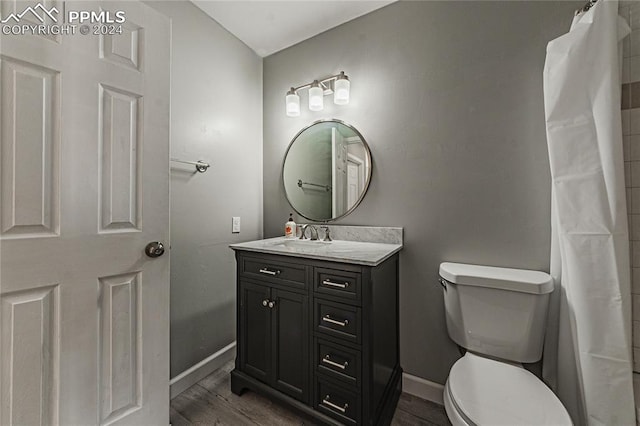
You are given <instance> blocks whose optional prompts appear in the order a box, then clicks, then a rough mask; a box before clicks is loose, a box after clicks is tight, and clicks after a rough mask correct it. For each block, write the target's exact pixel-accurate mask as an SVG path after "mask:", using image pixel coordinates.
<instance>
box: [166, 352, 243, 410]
mask: <svg viewBox="0 0 640 426" xmlns="http://www.w3.org/2000/svg"><path fill="white" fill-rule="evenodd" d="M235 356H236V342H231V343H230V344H228V345H227V346H225V347H224V348H222V349H220V350H219V351H218V352H216V353H214V354H213V355H211V356H209V357H207V358H205V359H203V360H202V361H200V362H199V363H197V364H196V365H194V366H193V367H191V368H188V369H187V370H185V371H183V372H182V373H180V374H178V375H177V376H176V377H174V378H173V379H171V380H170V381H169V384H170V385H171V398H172V399H173V398H175V397H176V396H178V395H179V394H180V393H182V392H183V391H185V390H187V389H189V388H190V387H191V386H193V385H195V384H196V383H198V382H199V381H200V380H202V379H204V378H205V377H207V376H208V375H209V374H211V373H213V372H214V371H216V370H217V369H218V368H220V367H222V366H223V365H224V364H226V363H227V362H228V361H231V360H232V359H234V358H235Z"/></svg>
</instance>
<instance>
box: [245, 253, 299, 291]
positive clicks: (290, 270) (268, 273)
mask: <svg viewBox="0 0 640 426" xmlns="http://www.w3.org/2000/svg"><path fill="white" fill-rule="evenodd" d="M240 259H241V264H240V274H241V275H244V276H246V277H251V278H254V279H256V278H257V279H262V280H267V281H270V282H274V283H280V284H287V285H293V286H296V287H302V288H304V287H305V285H306V284H305V283H306V276H307V267H306V266H304V265H297V264H294V263H287V262H281V261H279V260H274V259H270V258H265V259H262V258H259V257H249V256H243V257H241V258H240Z"/></svg>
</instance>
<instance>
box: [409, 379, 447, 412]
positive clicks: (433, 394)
mask: <svg viewBox="0 0 640 426" xmlns="http://www.w3.org/2000/svg"><path fill="white" fill-rule="evenodd" d="M402 392H406V393H408V394H410V395H413V396H417V397H418V398H422V399H426V400H427V401H431V402H435V403H436V404H440V405H444V401H443V396H442V392H444V386H443V385H441V384H439V383H435V382H431V381H429V380H426V379H423V378H422V377H418V376H413V375H411V374H407V373H402Z"/></svg>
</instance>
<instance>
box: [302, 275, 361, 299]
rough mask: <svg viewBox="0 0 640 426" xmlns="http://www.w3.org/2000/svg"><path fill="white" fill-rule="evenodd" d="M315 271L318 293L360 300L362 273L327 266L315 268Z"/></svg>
mask: <svg viewBox="0 0 640 426" xmlns="http://www.w3.org/2000/svg"><path fill="white" fill-rule="evenodd" d="M314 271H315V273H314V275H315V277H314V282H315V290H316V292H317V293H321V294H327V295H331V296H336V297H340V298H342V299H349V300H360V287H361V284H360V283H361V281H362V279H361V277H362V275H361V274H360V273H359V272H349V271H340V270H336V269H327V268H315V270H314Z"/></svg>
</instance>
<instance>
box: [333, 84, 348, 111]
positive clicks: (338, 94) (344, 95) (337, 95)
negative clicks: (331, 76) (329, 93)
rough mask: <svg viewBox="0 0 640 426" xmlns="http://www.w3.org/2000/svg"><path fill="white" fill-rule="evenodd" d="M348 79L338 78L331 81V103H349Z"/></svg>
mask: <svg viewBox="0 0 640 426" xmlns="http://www.w3.org/2000/svg"><path fill="white" fill-rule="evenodd" d="M350 86H351V83H349V79H347V78H338V79H337V80H336V81H335V83H333V103H334V104H336V105H346V104H348V103H349V87H350Z"/></svg>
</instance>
